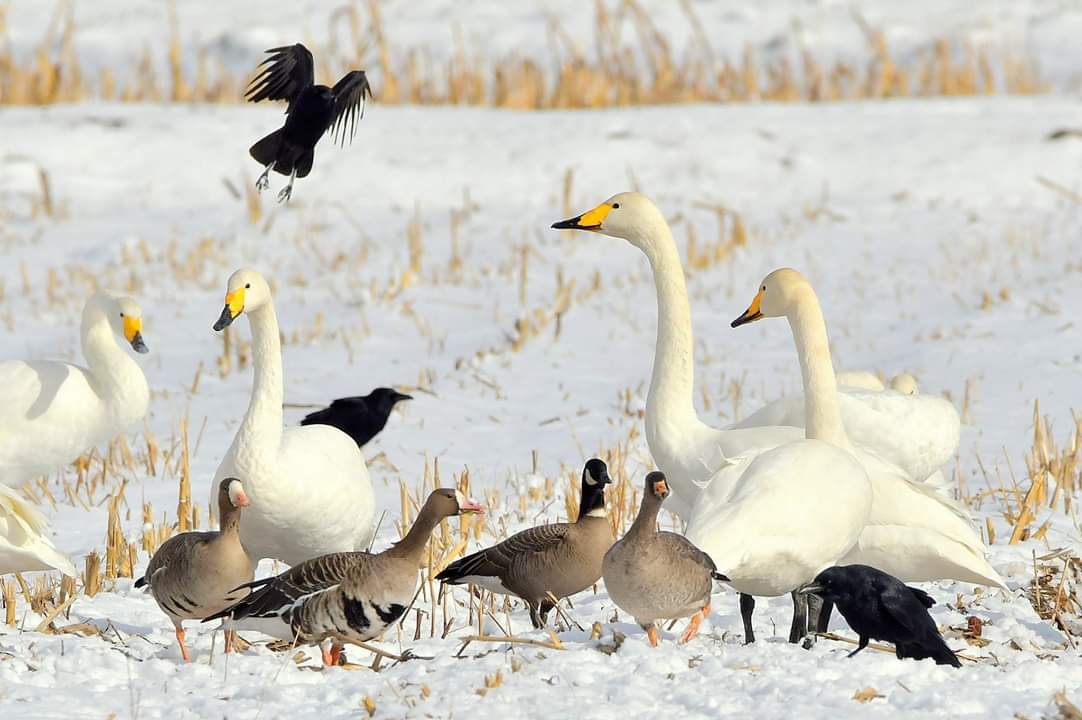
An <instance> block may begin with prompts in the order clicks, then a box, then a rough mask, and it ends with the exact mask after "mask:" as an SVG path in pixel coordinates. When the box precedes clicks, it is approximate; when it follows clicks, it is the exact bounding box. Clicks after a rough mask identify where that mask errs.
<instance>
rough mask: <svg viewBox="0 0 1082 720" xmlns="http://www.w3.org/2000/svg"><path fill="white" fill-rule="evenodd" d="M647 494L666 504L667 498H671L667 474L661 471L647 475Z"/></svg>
mask: <svg viewBox="0 0 1082 720" xmlns="http://www.w3.org/2000/svg"><path fill="white" fill-rule="evenodd" d="M646 492H647V493H648V494H649V495H651V496H653V497H654V498H656V499H657V501H658V502H665V498H667V497H669V492H670V491H669V483H668V481H667V480H666V479H665V473H663V472H661V471H660V470H654V471H653V472H651V473H647V475H646Z"/></svg>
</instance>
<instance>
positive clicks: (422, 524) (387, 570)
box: [204, 489, 484, 665]
mask: <svg viewBox="0 0 1082 720" xmlns="http://www.w3.org/2000/svg"><path fill="white" fill-rule="evenodd" d="M479 512H484V508H482V507H481V506H480V505H479V504H477V503H476V502H473V501H472V500H468V499H467V498H466V497H464V496H463V495H462V493H460V492H458V491H457V490H451V489H440V490H434V491H432V493H431V494H430V495H429V496H428V499H427V500H426V501H425V504H424V506H423V507H422V508H421V512H420V513H418V515H417V519H416V520H415V521H414V523H413V527H411V528H410V530H409V532H408V533H406V537H404V538H402V540H401V541H399V542H398V543H396V544H394V545H392V546H391V547H389V548H388V549H386V550H384V551H383V552H381V553H378V554H372V553H369V552H349V553H332V554H330V555H322V556H320V557H317V558H313V559H312V560H308V561H306V562H303V563H301V564H299V565H296V566H294V567H292V568H290V569H289V570H287V571H286V572H284V573H282V574H281V575H278V576H277V577H269V578H264V579H263V580H257V581H255V582H252V583H248V584H247V586H246V587H249V588H251V589H252V594H251V595H249V596H248V597H246V598H244V599H243V600H241V601H240V602H238V603H237V604H235V605H233V606H232V607H228V608H225V609H224V610H221V611H220V612H218V613H217V614H215V615H211V616H210V617H208V618H207V620H213V619H215V618H219V617H230V616H232V617H233V619H234V620H235V621H236V623H237V624H238V626H240V627H243V628H251V629H253V630H259V631H260V632H263V633H266V634H267V635H271V636H272V637H276V638H280V639H282V640H289V641H293V642H296V643H297V644H299V645H317V644H318V645H320V647H321V649H322V651H323V662H324V663H325V664H327V665H337V664H338V658H339V655H340V653H341V649H342V645H341V644H342V643H347V642H353V643H364V642H367V641H368V640H372V639H373V638H376V637H379V635H380V634H381V633H382V632H383V631H384V630H386V629H387V628H388V627H390V626H391V625H393V624H394V623H395V622H397V621H398V619H399V618H401V617H402V615H403V614H404V613H405V612H406V609H407V608H408V607H409V604H410V602H412V601H413V595H414V592H415V591H416V589H417V568H418V567H419V566H420V564H421V560H422V559H423V557H424V549H425V544H426V543H427V542H428V538H429V536H430V535H431V534H432V530H433V528H435V527H436V525H438V524H439V522H440V521H441V520H443V519H444V518H447V517H451V516H453V515H459V514H466V513H479ZM204 622H205V621H204Z"/></svg>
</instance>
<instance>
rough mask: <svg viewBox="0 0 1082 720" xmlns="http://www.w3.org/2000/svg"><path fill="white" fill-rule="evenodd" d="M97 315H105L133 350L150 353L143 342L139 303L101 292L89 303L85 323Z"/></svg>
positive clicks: (110, 325) (141, 316) (128, 298)
mask: <svg viewBox="0 0 1082 720" xmlns="http://www.w3.org/2000/svg"><path fill="white" fill-rule="evenodd" d="M97 313H102V314H104V315H105V318H106V320H108V321H109V327H110V329H112V331H113V332H114V333H116V334H117V335H119V336H120V337H122V338H124V340H126V341H127V342H128V344H129V345H131V347H132V350H134V351H135V352H137V353H146V352H150V349H149V348H148V347H147V345H146V343H145V342H143V309H142V308H140V307H139V303H137V302H135V301H134V300H132V299H131V298H130V297H125V296H123V295H113V294H111V293H106V292H100V293H97V294H95V295H94V296H93V297H92V298H91V299H90V301H89V302H87V304H86V310H84V311H83V322H84V323H86V322H87V316H88V314H89V315H91V316H94V315H96V314H97Z"/></svg>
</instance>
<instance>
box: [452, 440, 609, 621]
mask: <svg viewBox="0 0 1082 720" xmlns="http://www.w3.org/2000/svg"><path fill="white" fill-rule="evenodd" d="M610 482H611V480H610V479H609V470H608V467H607V466H606V465H605V463H604V462H603V461H601V460H600V459H598V458H592V459H591V460H589V461H588V462H587V463H586V467H585V468H583V471H582V495H581V497H580V501H579V515H578V519H577V520H576V521H575V522H568V523H551V524H549V525H538V526H537V527H532V528H529V529H527V530H523V531H522V532H519V533H516V534H514V535H512V536H511V537H509V538H507V539H506V540H504V541H503V542H501V543H499V544H498V545H493V546H492V547H490V548H485V549H484V550H481V551H479V552H476V553H474V554H472V555H467V556H466V557H464V558H462V559H460V560H456V561H455V562H453V563H451V564H450V565H448V566H447V567H446V569H444V571H443V572H441V573H440V574H439V575H437V576H436V579H437V580H441V581H443V582H445V583H447V584H449V585H476V586H478V587H481V588H484V589H485V590H488V591H490V592H494V593H500V594H503V595H516V596H518V597H519V598H522V599H523V600H524V601H525V602H526V604H527V605H528V606H529V608H530V622H532V623H533V626H534V627H535V628H540V627H544V626H545V621H546V618H547V616H548V613H549V611H550V610H551V609H552V608H553V604H552V602H551V600H550V599H549V594H550V593H551V594H552V595H553V596H554V597H555V598H556V599H557V600H559V599H562V598H565V597H567V596H569V595H574V594H575V593H577V592H582V591H583V590H585V589H586V588H588V587H590V586H591V585H593V584H594V583H596V582H597V581H598V579H599V578H600V577H601V561H602V559H603V558H604V557H605V553H606V552H607V551H608V549H609V548H610V547H612V543H613V541H614V540H615V539H616V538H615V537H614V535H613V531H612V524H611V523H610V522H609V518H608V517H607V516H606V514H605V486H606V485H608V484H609V483H610Z"/></svg>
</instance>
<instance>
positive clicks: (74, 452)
mask: <svg viewBox="0 0 1082 720" xmlns="http://www.w3.org/2000/svg"><path fill="white" fill-rule="evenodd" d="M142 328H143V311H142V310H141V309H140V307H139V305H138V304H136V302H135V301H134V300H132V299H131V298H129V297H124V296H122V295H115V294H113V293H109V292H104V291H99V292H96V293H94V294H93V295H91V296H90V298H89V299H88V300H87V301H86V304H85V305H84V306H83V314H82V323H81V329H80V336H81V340H82V350H83V357H84V358H85V359H86V364H87V366H86V367H82V366H80V365H74V364H71V363H66V362H58V361H33V362H32V361H23V360H9V361H6V362H3V363H0V387H3V388H4V402H3V403H2V404H0V483H3V484H7V485H10V486H13V487H17V486H19V485H21V484H22V483H23V482H25V481H27V480H33V479H34V478H36V477H40V476H41V475H46V474H48V473H50V472H52V471H53V470H54V469H56V468H57V467H60V466H62V465H67V464H69V463H71V462H72V461H74V460H75V459H76V458H77V457H79V456H80V455H81V454H83V453H84V452H86V451H87V450H88V449H89V448H92V447H94V446H96V445H99V444H101V443H103V442H106V441H108V440H112V439H113V438H114V437H116V436H117V435H118V434H120V433H122V432H124V431H125V430H126V429H127V428H128V427H130V426H131V425H132V424H133V423H136V422H138V421H139V420H141V419H142V418H143V417H145V416H146V413H147V405H148V403H149V401H150V389H149V388H148V387H147V380H146V376H145V375H144V374H143V371H142V369H141V368H140V367H139V365H138V363H136V362H135V360H133V359H132V358H131V356H129V355H128V354H127V353H126V352H125V351H124V350H122V349H121V348H120V346H119V345H118V344H117V341H116V339H117V338H118V337H122V338H124V340H125V341H127V342H128V344H129V345H131V348H132V349H133V350H135V351H136V352H138V353H145V352H147V346H146V343H144V342H143V333H142Z"/></svg>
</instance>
